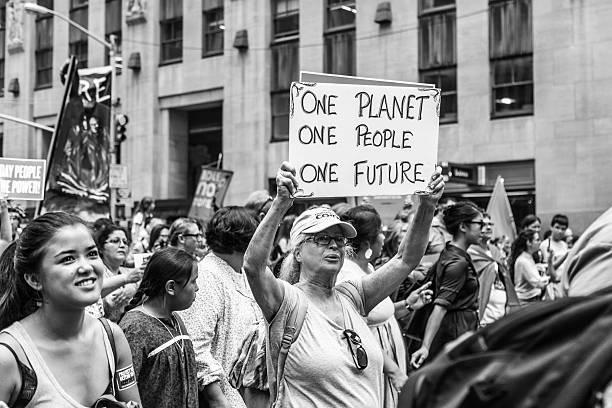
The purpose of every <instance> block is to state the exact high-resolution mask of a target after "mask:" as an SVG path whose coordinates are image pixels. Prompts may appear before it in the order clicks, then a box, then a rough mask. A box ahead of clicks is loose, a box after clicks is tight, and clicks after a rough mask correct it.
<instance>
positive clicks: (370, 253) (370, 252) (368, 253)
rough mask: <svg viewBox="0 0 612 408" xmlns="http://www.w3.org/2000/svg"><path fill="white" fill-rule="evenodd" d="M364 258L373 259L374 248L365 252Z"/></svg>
mask: <svg viewBox="0 0 612 408" xmlns="http://www.w3.org/2000/svg"><path fill="white" fill-rule="evenodd" d="M363 256H365V259H368V260H369V259H370V258H371V257H372V248H368V249H366V251H365V254H363Z"/></svg>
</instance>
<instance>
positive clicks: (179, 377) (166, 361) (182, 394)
mask: <svg viewBox="0 0 612 408" xmlns="http://www.w3.org/2000/svg"><path fill="white" fill-rule="evenodd" d="M177 319H179V317H178V316H176V315H175V316H174V317H173V319H172V321H170V320H169V319H156V318H154V317H152V316H150V315H148V314H146V313H143V312H142V311H141V310H140V309H134V310H130V311H129V312H127V313H126V314H125V316H124V317H123V319H121V322H120V323H119V326H120V327H121V329H122V330H123V332H124V333H125V337H126V338H127V340H128V343H129V345H130V350H131V351H132V361H133V363H134V370H135V372H136V380H137V381H138V391H139V392H140V398H141V399H142V404H143V407H148V408H149V407H151V408H155V407H159V408H162V407H185V408H191V407H196V406H197V405H198V379H197V371H196V362H195V353H194V351H193V345H192V344H191V340H189V339H188V338H185V337H187V333H185V331H184V330H183V329H181V327H180V324H179V323H178V320H177Z"/></svg>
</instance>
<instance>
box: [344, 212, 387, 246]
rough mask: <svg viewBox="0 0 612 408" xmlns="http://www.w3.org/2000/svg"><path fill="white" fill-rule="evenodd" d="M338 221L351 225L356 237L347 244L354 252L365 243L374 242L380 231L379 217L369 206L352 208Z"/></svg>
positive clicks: (380, 222)
mask: <svg viewBox="0 0 612 408" xmlns="http://www.w3.org/2000/svg"><path fill="white" fill-rule="evenodd" d="M340 219H341V220H342V221H346V222H349V223H351V224H352V225H353V227H355V230H356V231H357V236H356V237H355V238H351V239H350V240H349V244H350V245H351V247H353V249H354V250H355V251H359V249H360V248H361V246H362V245H364V244H365V243H369V244H373V243H374V242H376V237H377V236H378V234H379V233H380V231H381V230H382V221H381V219H380V215H378V211H376V209H375V208H374V207H372V206H371V205H358V206H356V207H353V208H351V209H350V210H348V211H346V212H345V213H344V214H343V215H342V217H340Z"/></svg>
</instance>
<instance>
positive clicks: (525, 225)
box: [508, 214, 546, 266]
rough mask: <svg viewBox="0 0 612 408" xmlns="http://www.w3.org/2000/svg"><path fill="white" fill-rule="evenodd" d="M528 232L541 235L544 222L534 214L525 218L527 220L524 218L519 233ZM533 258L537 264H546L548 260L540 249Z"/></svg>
mask: <svg viewBox="0 0 612 408" xmlns="http://www.w3.org/2000/svg"><path fill="white" fill-rule="evenodd" d="M526 230H530V231H533V232H537V233H538V234H540V232H541V230H542V221H540V217H538V216H537V215H534V214H529V215H527V216H525V218H523V220H522V221H521V225H520V231H519V232H522V231H526ZM532 256H533V260H534V262H535V263H544V262H546V259H544V255H543V254H542V251H540V249H539V248H538V250H537V251H535V252H534V253H533V255H532ZM508 266H511V265H508Z"/></svg>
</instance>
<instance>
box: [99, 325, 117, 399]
mask: <svg viewBox="0 0 612 408" xmlns="http://www.w3.org/2000/svg"><path fill="white" fill-rule="evenodd" d="M98 320H99V321H100V323H102V327H103V328H104V332H105V333H106V337H107V338H108V342H109V343H110V346H111V351H112V353H113V369H111V370H110V371H111V391H112V394H113V395H115V393H116V389H115V371H116V370H117V348H116V346H115V336H114V335H113V329H111V327H110V324H108V320H106V319H105V318H104V317H99V318H98Z"/></svg>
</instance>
